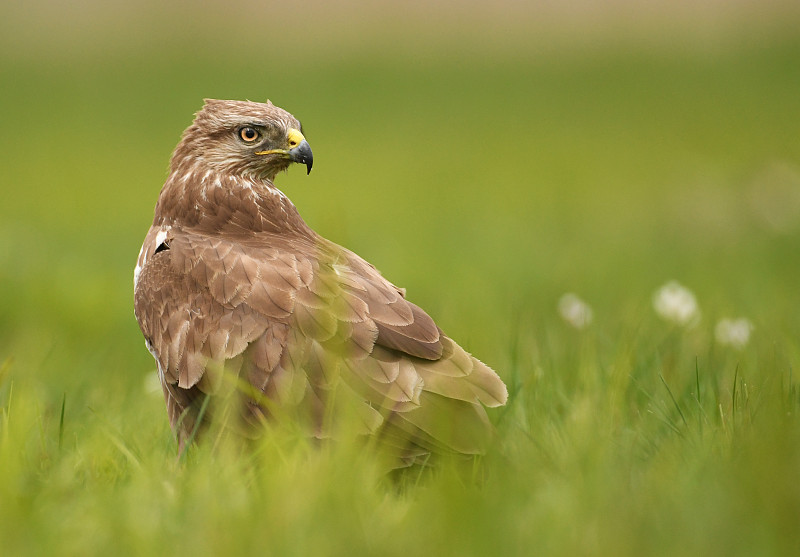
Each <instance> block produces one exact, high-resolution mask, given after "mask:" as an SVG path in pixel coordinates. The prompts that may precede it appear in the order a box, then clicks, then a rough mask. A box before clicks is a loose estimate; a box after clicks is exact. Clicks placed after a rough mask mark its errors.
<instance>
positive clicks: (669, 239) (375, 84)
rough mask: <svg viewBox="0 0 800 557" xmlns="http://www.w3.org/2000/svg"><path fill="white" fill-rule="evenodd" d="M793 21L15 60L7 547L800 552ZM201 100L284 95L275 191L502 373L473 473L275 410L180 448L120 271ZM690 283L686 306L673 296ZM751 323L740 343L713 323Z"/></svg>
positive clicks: (2, 473)
mask: <svg viewBox="0 0 800 557" xmlns="http://www.w3.org/2000/svg"><path fill="white" fill-rule="evenodd" d="M799 39H800V36H798V35H788V36H787V35H781V36H780V37H776V38H774V39H771V40H764V41H760V42H754V41H744V42H742V44H738V45H737V44H736V42H735V41H732V42H731V43H730V44H726V45H725V46H724V48H718V49H712V50H708V51H706V50H698V51H692V50H688V49H681V50H674V51H672V50H670V49H666V48H652V47H645V46H639V47H637V46H636V44H633V45H622V46H620V45H619V44H617V45H615V44H614V43H611V42H609V43H607V44H602V45H600V46H598V47H596V48H594V47H593V48H591V49H588V48H587V49H570V50H567V49H565V50H564V51H563V52H561V51H559V50H558V49H555V50H552V49H550V50H546V53H545V54H541V53H538V52H539V51H537V50H536V48H534V47H530V49H528V50H526V49H525V48H523V47H524V46H525V45H522V47H520V45H519V44H516V45H515V47H514V48H522V50H516V51H515V52H514V54H513V55H501V54H496V55H495V54H493V53H492V52H491V51H490V52H488V53H484V55H483V56H476V57H474V58H470V59H467V58H465V57H461V56H459V52H460V51H459V49H458V43H453V44H451V45H450V48H448V49H444V50H442V51H441V52H428V53H426V55H425V57H424V60H423V62H422V63H420V61H419V59H418V58H416V57H414V56H408V57H406V56H403V55H402V50H401V49H394V50H392V49H391V48H389V49H386V50H385V51H382V50H381V49H380V48H377V47H378V46H381V45H380V44H379V43H376V44H375V45H374V46H375V48H372V49H367V50H365V51H362V52H358V51H357V49H353V50H352V51H350V52H349V55H348V56H346V57H342V58H337V57H336V56H333V55H330V54H329V53H327V54H326V52H325V49H324V47H322V46H318V47H316V50H315V49H314V47H313V46H306V47H305V48H306V50H304V51H303V52H305V54H306V56H305V57H304V58H303V64H302V65H301V64H299V63H296V62H295V61H293V60H289V59H287V58H280V57H270V56H267V57H265V58H258V59H255V58H257V57H252V56H241V55H240V52H239V51H238V50H237V49H236V48H234V47H233V46H228V47H227V50H226V49H222V50H214V49H211V48H207V49H204V47H202V46H201V45H199V42H198V44H197V45H195V46H197V47H198V50H196V51H195V50H192V48H191V46H192V45H185V46H182V45H178V44H171V45H170V48H168V49H166V50H165V51H164V52H159V51H158V47H151V48H143V49H142V50H141V51H139V50H134V49H131V50H127V51H126V50H124V49H123V50H122V51H114V50H111V51H110V52H104V51H103V50H102V48H101V47H100V46H98V48H97V49H96V51H91V52H87V53H84V52H77V51H76V52H70V51H67V52H66V53H65V52H54V53H53V55H52V57H46V56H43V55H41V54H36V52H35V51H34V53H33V54H31V55H30V56H28V57H27V58H24V59H23V57H14V55H13V54H10V53H8V52H5V53H4V54H3V55H2V57H0V79H2V81H3V82H4V83H5V84H6V86H4V87H3V88H2V90H0V113H1V115H2V120H3V125H2V128H0V147H2V150H3V164H2V169H0V184H1V186H2V199H3V202H2V203H0V547H2V550H0V552H2V553H3V554H4V555H5V554H7V555H36V554H65V555H76V554H90V555H92V554H94V555H107V554H112V553H113V554H121V555H125V554H163V553H175V554H187V555H220V554H270V555H340V554H346V555H359V554H365V555H372V554H374V555H495V554H496V555H504V554H510V555H533V554H544V555H548V554H560V555H586V554H589V555H648V554H656V555H658V554H665V555H666V554H670V555H675V554H679V555H685V554H695V555H793V554H797V552H798V551H800V529H798V526H800V523H799V522H798V517H800V481H798V480H800V421H799V420H798V412H800V388H799V387H798V378H799V377H798V376H799V375H800V372H798V371H797V370H796V368H797V365H798V360H799V359H800V339H799V338H798V332H799V331H800V313H798V308H800V288H798V286H797V285H798V276H800V249H798V248H800V245H799V243H798V240H799V239H800V236H798V234H799V233H800V207H799V206H798V201H797V199H798V193H797V192H798V189H800V142H798V140H797V138H798V135H797V129H798V128H797V123H798V122H800V102H798V99H800V40H799ZM442 40H443V41H444V40H445V39H442ZM214 44H217V45H218V44H219V43H214ZM383 46H385V45H383ZM623 46H624V48H623ZM212 50H214V52H215V55H214V56H206V54H207V53H208V52H210V51H212ZM473 50H474V47H473V48H472V49H465V50H464V52H470V53H472V52H473ZM498 52H502V50H499V51H498ZM311 54H316V55H318V57H315V56H313V55H311ZM205 96H209V97H228V98H251V99H254V100H259V99H264V98H266V97H269V98H271V99H272V100H273V101H274V102H275V103H276V104H279V105H281V106H284V107H286V108H287V109H289V110H290V111H292V112H293V113H294V114H295V115H296V116H298V117H299V118H300V119H301V120H302V121H303V124H304V129H305V130H306V131H307V134H306V135H307V137H308V139H309V141H310V143H311V145H312V146H313V148H314V154H315V166H314V172H313V173H312V174H311V175H310V176H309V177H306V176H305V175H304V173H303V172H299V171H297V170H296V169H295V171H294V172H290V173H289V174H288V175H282V176H280V177H279V185H281V186H282V187H283V189H284V190H285V191H286V192H287V194H288V195H289V196H290V197H291V198H292V199H293V200H294V201H295V203H296V205H297V206H298V207H299V209H300V211H301V213H302V214H303V215H304V216H305V217H306V219H307V220H308V221H309V223H310V224H311V225H312V226H313V227H314V228H316V229H317V230H318V231H320V232H321V233H323V234H324V235H326V236H328V237H330V238H332V239H334V240H336V241H338V242H340V243H342V244H344V245H346V246H347V247H349V248H351V249H353V250H355V251H356V252H358V253H360V254H361V255H363V256H364V257H366V258H367V259H368V260H370V261H372V262H373V263H375V264H376V266H377V267H378V268H380V269H381V270H382V271H383V272H384V274H385V275H386V276H387V277H388V278H389V279H390V280H392V281H393V282H395V283H397V284H399V285H402V286H405V287H407V288H408V294H409V297H410V298H411V299H412V300H414V301H415V302H417V303H419V304H420V305H421V306H422V307H424V308H426V309H427V310H428V311H429V312H430V313H431V314H432V315H433V316H434V318H435V319H436V320H437V322H438V323H439V324H440V326H441V327H442V328H443V329H444V330H445V331H447V332H448V333H449V334H450V335H451V336H453V337H454V338H456V339H457V340H459V341H460V342H461V343H462V344H463V345H464V346H465V347H467V348H468V349H469V350H471V351H472V352H473V353H474V354H476V355H477V356H478V357H479V358H481V359H482V360H484V361H486V362H487V363H489V364H490V365H492V366H493V367H494V368H495V369H496V370H497V371H498V372H499V373H500V375H501V376H502V377H503V378H504V379H505V380H506V382H507V383H508V385H509V387H510V390H511V399H510V402H509V404H508V405H507V407H505V408H502V409H498V410H496V411H493V412H492V413H491V416H492V419H493V420H494V421H495V423H496V426H497V435H496V443H495V447H494V448H493V450H492V452H491V453H490V454H489V455H487V456H486V457H485V458H484V459H483V460H482V461H481V462H479V463H476V464H475V466H474V468H473V469H471V470H468V471H467V472H466V473H459V472H457V471H456V466H455V465H449V464H446V465H445V466H444V467H443V468H442V469H441V470H440V471H438V472H437V473H435V474H433V475H431V476H430V477H423V478H421V479H419V481H416V479H411V481H410V482H409V483H410V484H411V485H410V486H409V487H408V488H407V489H405V490H403V491H402V492H401V493H398V492H397V490H395V489H394V488H393V487H391V485H388V484H387V482H386V481H384V480H383V479H382V478H381V477H380V475H379V474H378V472H377V471H376V469H375V466H374V462H372V460H371V459H370V458H369V454H368V453H363V452H362V451H360V450H359V449H358V447H354V446H349V445H347V444H342V445H337V446H328V447H322V448H315V447H311V446H309V445H308V444H307V443H305V442H303V441H302V440H298V439H293V438H291V435H288V436H287V435H284V434H282V433H281V432H276V433H275V434H274V436H273V437H270V438H269V439H267V440H266V441H265V442H264V443H263V445H262V446H260V447H259V448H258V450H255V451H253V452H250V453H242V452H239V451H225V450H220V449H217V450H214V449H212V448H211V447H209V446H202V447H199V448H196V449H195V450H193V451H192V452H190V453H189V454H188V455H187V458H185V459H182V460H180V461H179V460H178V459H177V458H176V447H175V443H174V441H173V440H172V438H171V435H170V432H169V427H168V424H167V419H166V412H165V409H164V405H163V401H162V399H161V395H160V393H158V392H156V393H153V392H152V391H150V390H148V385H149V383H148V378H150V377H152V374H153V372H154V363H153V361H152V358H151V357H150V355H149V354H148V353H147V351H146V350H145V348H144V347H143V342H142V338H141V335H140V333H139V331H138V328H137V326H136V323H135V320H134V318H133V312H132V292H131V290H132V269H133V265H134V262H135V258H136V255H137V253H138V249H139V246H140V244H141V240H142V238H143V236H144V233H145V231H146V230H147V228H148V226H149V223H150V219H151V218H152V209H153V206H154V203H155V200H156V197H157V194H158V190H159V188H160V185H161V184H162V183H163V180H164V178H165V169H166V165H167V161H168V157H169V153H170V151H171V149H172V148H173V147H174V144H175V143H176V141H177V139H178V137H179V134H180V132H181V131H182V130H183V128H184V127H185V126H186V125H188V123H189V122H190V120H191V115H192V113H193V112H194V111H195V110H197V109H198V108H199V107H200V104H201V99H202V97H205ZM672 279H676V280H678V281H680V282H681V283H682V284H684V285H686V286H687V287H689V288H690V289H691V290H692V291H693V292H694V293H695V294H696V296H697V299H698V302H699V305H700V309H701V311H702V317H701V319H700V321H699V323H698V324H697V325H695V326H694V327H690V328H683V327H679V326H675V325H670V324H668V323H666V322H664V321H662V320H661V319H659V317H658V316H657V315H656V314H655V312H654V311H653V308H652V300H651V297H652V295H653V292H654V291H655V290H656V289H657V288H658V287H659V286H660V285H662V284H663V283H665V282H667V281H669V280H672ZM566 292H576V293H578V294H579V295H580V296H581V297H582V298H583V299H585V300H587V301H588V303H589V304H590V305H591V306H592V308H593V310H594V321H593V323H592V324H591V325H590V326H589V327H588V328H586V329H584V330H580V331H579V330H575V329H573V328H571V327H570V326H569V325H568V324H566V323H564V322H563V321H562V320H561V318H560V317H559V315H558V312H557V311H556V307H557V302H558V299H559V298H560V296H561V295H562V294H564V293H566ZM739 316H744V317H746V318H748V319H749V320H750V321H752V322H753V324H754V327H755V328H754V330H753V334H752V337H751V340H750V342H749V343H748V344H747V346H745V347H744V348H743V349H741V350H736V349H733V348H731V347H728V346H725V345H722V344H720V343H719V342H717V341H716V340H715V338H714V326H715V324H716V322H717V320H718V319H719V318H722V317H739Z"/></svg>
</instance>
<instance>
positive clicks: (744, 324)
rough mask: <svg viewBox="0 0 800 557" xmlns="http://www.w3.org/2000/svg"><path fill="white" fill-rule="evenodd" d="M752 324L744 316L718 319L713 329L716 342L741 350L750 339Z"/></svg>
mask: <svg viewBox="0 0 800 557" xmlns="http://www.w3.org/2000/svg"><path fill="white" fill-rule="evenodd" d="M752 331H753V324H752V323H751V322H750V321H749V320H748V319H745V318H744V317H741V318H739V319H720V320H719V322H718V323H717V326H716V328H715V329H714V336H715V337H716V339H717V342H719V343H720V344H725V345H727V346H732V347H733V348H736V349H737V350H741V349H742V348H744V347H745V345H747V343H748V342H749V341H750V333H751V332H752Z"/></svg>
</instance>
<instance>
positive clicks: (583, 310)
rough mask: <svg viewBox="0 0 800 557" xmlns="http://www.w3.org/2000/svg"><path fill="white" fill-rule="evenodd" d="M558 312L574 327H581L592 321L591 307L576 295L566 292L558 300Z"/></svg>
mask: <svg viewBox="0 0 800 557" xmlns="http://www.w3.org/2000/svg"><path fill="white" fill-rule="evenodd" d="M558 313H560V314H561V317H562V318H563V319H564V321H566V322H567V323H569V324H570V325H572V326H573V327H575V328H576V329H583V328H585V327H587V326H589V324H590V323H591V322H592V317H593V314H592V308H591V307H589V304H587V303H586V302H584V301H583V300H581V299H580V298H579V297H578V296H577V295H575V294H572V293H568V294H564V295H563V296H561V299H559V300H558Z"/></svg>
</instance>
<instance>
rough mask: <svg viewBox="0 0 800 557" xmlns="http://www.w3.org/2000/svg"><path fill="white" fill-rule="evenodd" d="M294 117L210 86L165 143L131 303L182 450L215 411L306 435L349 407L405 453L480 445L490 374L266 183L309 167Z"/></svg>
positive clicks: (248, 426)
mask: <svg viewBox="0 0 800 557" xmlns="http://www.w3.org/2000/svg"><path fill="white" fill-rule="evenodd" d="M301 129H302V128H301V125H300V122H299V121H298V120H297V119H295V118H294V117H293V116H292V115H291V114H289V113H288V112H286V111H285V110H283V109H281V108H279V107H277V106H274V105H273V104H272V103H270V102H269V101H267V103H255V102H250V101H226V100H210V99H207V100H206V101H205V103H204V106H203V107H202V109H201V110H200V111H198V112H197V114H196V115H195V119H194V122H193V123H192V124H191V125H190V126H189V127H188V128H187V129H186V130H185V131H184V133H183V136H182V138H181V140H180V142H179V143H178V146H177V147H176V148H175V151H174V153H173V155H172V159H171V161H170V171H169V176H168V178H167V181H166V183H165V184H164V187H163V189H162V190H161V194H160V195H159V198H158V202H157V204H156V207H155V218H154V219H153V224H152V226H151V227H150V230H149V231H148V232H147V235H146V236H145V239H144V243H143V245H142V249H141V251H140V253H139V259H138V262H137V265H136V269H135V272H134V311H135V315H136V319H137V320H138V322H139V327H140V328H141V331H142V333H143V334H144V338H145V344H146V346H147V348H148V350H149V351H150V352H151V353H152V355H153V357H154V358H155V360H156V363H157V366H158V374H159V377H160V380H161V386H162V388H163V392H164V398H165V401H166V405H167V412H168V415H169V421H170V424H171V426H172V429H173V431H174V433H175V435H176V436H177V438H178V441H179V444H180V447H181V450H183V449H184V447H185V445H186V444H187V443H188V442H191V441H192V440H193V439H194V438H195V436H196V435H202V434H203V431H204V430H205V429H207V427H208V426H209V425H210V424H211V423H213V422H214V421H221V420H222V419H223V416H224V417H225V420H227V421H226V423H227V425H226V426H225V427H224V428H223V430H224V431H236V435H239V434H243V435H245V436H257V435H258V434H259V431H263V428H264V427H265V425H268V424H274V423H276V422H278V423H279V422H280V421H281V420H292V421H293V423H299V424H302V427H303V428H304V429H303V431H305V432H307V434H308V435H309V436H313V437H317V438H323V437H334V436H335V432H336V428H337V423H338V422H339V421H340V420H344V419H345V417H347V419H349V420H350V423H351V424H357V427H355V429H356V430H358V431H359V433H363V434H365V435H366V436H367V437H368V438H372V439H374V438H379V439H380V440H381V443H380V444H385V445H386V446H387V447H391V448H392V450H393V451H394V453H393V454H395V455H396V456H397V457H398V458H399V459H401V460H402V462H403V463H413V462H414V461H417V462H419V459H421V458H427V457H428V456H430V455H436V454H441V453H452V454H467V455H472V454H481V453H483V452H485V449H486V448H487V445H488V442H489V439H490V436H491V431H492V428H491V425H490V422H489V420H488V418H487V414H486V411H485V409H484V406H486V407H494V406H500V405H503V404H504V403H505V402H506V399H507V396H508V395H507V390H506V386H505V385H504V384H503V382H502V381H501V379H500V378H499V377H498V376H497V374H496V373H495V372H494V371H492V370H491V369H490V368H489V367H487V366H486V365H484V364H483V363H482V362H480V361H479V360H477V359H476V358H474V357H473V356H471V355H470V354H468V353H467V352H465V351H464V349H462V348H461V347H460V346H459V345H458V344H456V343H455V342H454V341H453V340H451V339H450V338H449V337H448V336H446V335H445V334H444V333H443V332H442V331H441V329H439V327H437V325H436V324H435V323H434V321H433V319H431V317H430V316H429V315H428V314H427V313H425V312H424V311H423V310H422V309H420V308H419V307H418V306H416V305H415V304H413V303H412V302H410V301H408V300H406V294H405V290H404V289H402V288H398V287H397V286H395V285H394V284H392V283H391V282H389V281H388V280H386V279H385V278H383V276H382V275H381V274H380V273H379V272H378V271H377V270H376V269H375V267H373V266H372V265H370V264H369V263H367V262H366V261H365V260H363V259H362V258H361V257H359V256H358V255H356V254H355V253H353V252H351V251H348V250H347V249H345V248H343V247H341V246H339V245H337V244H335V243H333V242H331V241H328V240H326V239H325V238H323V237H321V236H320V235H318V234H317V233H316V232H314V231H313V230H311V228H309V226H308V225H307V224H306V223H305V221H304V220H303V219H302V218H301V217H300V214H299V213H298V211H297V209H296V208H295V206H294V205H293V204H292V202H291V201H290V200H289V199H288V198H287V197H286V195H284V194H283V193H282V192H281V191H280V190H279V189H278V188H277V187H276V186H275V185H274V183H273V180H274V179H275V176H276V175H277V174H278V172H280V171H281V170H285V169H287V168H288V167H289V166H290V165H291V164H292V163H300V164H303V165H305V166H306V167H307V169H308V172H309V173H310V172H311V165H312V162H313V157H312V152H311V147H310V146H309V144H308V142H307V141H306V139H305V138H304V136H303V134H302V132H301ZM223 399H224V400H228V401H230V400H234V401H235V404H233V405H231V404H227V405H215V404H210V405H209V404H208V401H209V400H210V401H212V403H213V402H215V401H219V400H223ZM231 408H233V410H231Z"/></svg>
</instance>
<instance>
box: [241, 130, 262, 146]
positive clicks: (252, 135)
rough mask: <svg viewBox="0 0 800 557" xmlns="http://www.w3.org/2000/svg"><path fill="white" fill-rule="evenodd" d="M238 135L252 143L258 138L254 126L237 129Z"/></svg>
mask: <svg viewBox="0 0 800 557" xmlns="http://www.w3.org/2000/svg"><path fill="white" fill-rule="evenodd" d="M239 137H241V138H242V141H244V142H246V143H252V142H253V141H255V140H256V139H258V131H257V130H256V129H255V128H251V127H249V126H248V127H246V128H242V129H240V130H239Z"/></svg>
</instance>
